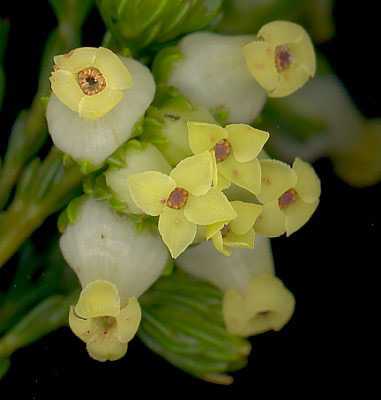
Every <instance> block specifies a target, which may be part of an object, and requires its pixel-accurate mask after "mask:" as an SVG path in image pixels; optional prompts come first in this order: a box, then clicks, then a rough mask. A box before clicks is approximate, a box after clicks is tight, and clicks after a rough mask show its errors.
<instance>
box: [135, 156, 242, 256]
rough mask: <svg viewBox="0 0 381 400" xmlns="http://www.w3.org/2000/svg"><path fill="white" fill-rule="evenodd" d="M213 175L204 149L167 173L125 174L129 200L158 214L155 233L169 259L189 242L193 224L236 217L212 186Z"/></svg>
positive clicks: (211, 166)
mask: <svg viewBox="0 0 381 400" xmlns="http://www.w3.org/2000/svg"><path fill="white" fill-rule="evenodd" d="M213 175H214V166H213V158H212V156H211V154H210V152H208V151H205V152H203V153H200V154H198V155H196V156H193V157H188V158H186V159H184V160H183V161H181V162H180V163H179V164H178V165H177V166H176V167H175V168H174V169H173V170H172V172H171V173H170V174H169V176H168V175H165V174H163V173H160V172H157V171H146V172H142V173H139V174H135V175H131V176H130V177H129V180H128V188H129V191H130V194H131V197H132V199H133V200H134V202H135V203H136V205H137V206H138V207H139V208H140V209H141V210H143V211H144V212H145V213H146V214H148V215H152V216H159V232H160V234H161V237H162V239H163V241H164V243H165V244H166V245H167V247H168V248H169V251H170V252H171V254H172V257H173V258H176V257H177V256H179V255H180V254H181V253H182V252H183V251H184V250H185V249H186V248H187V247H188V246H189V245H190V244H191V243H192V242H193V240H194V238H195V236H196V232H197V225H211V224H214V223H216V222H220V221H229V220H231V219H233V218H235V217H236V213H235V211H234V210H233V208H232V206H231V205H230V203H229V201H228V199H227V198H226V196H225V195H224V194H223V193H222V192H221V191H219V190H217V189H215V188H212V180H213Z"/></svg>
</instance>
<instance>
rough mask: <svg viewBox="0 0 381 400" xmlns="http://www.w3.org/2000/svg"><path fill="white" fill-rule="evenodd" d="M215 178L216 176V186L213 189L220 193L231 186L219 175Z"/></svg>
mask: <svg viewBox="0 0 381 400" xmlns="http://www.w3.org/2000/svg"><path fill="white" fill-rule="evenodd" d="M217 172H218V167H217ZM217 176H218V178H217V185H216V186H215V188H216V189H217V190H221V191H224V190H226V189H229V188H230V186H231V182H230V181H229V180H228V179H226V178H225V177H224V176H223V175H221V174H217Z"/></svg>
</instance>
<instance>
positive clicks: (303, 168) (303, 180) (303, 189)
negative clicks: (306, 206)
mask: <svg viewBox="0 0 381 400" xmlns="http://www.w3.org/2000/svg"><path fill="white" fill-rule="evenodd" d="M292 169H293V170H294V171H295V173H296V175H297V177H298V181H297V183H296V185H295V190H296V191H297V193H298V195H299V196H300V197H301V198H302V200H303V201H305V202H306V203H315V202H316V200H317V199H319V197H320V193H321V185H320V179H319V177H318V176H317V175H316V172H315V170H314V169H313V168H312V166H311V165H310V164H309V163H307V162H305V161H302V160H301V159H300V158H296V159H295V161H294V164H293V166H292Z"/></svg>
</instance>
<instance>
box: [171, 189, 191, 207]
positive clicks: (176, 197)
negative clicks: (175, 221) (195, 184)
mask: <svg viewBox="0 0 381 400" xmlns="http://www.w3.org/2000/svg"><path fill="white" fill-rule="evenodd" d="M188 196H189V193H188V192H187V191H186V190H185V189H183V188H179V187H178V188H176V189H175V190H173V191H172V193H171V194H170V195H169V197H168V199H167V206H168V207H170V208H174V209H175V210H179V209H180V208H183V207H184V206H185V204H186V203H187V201H188Z"/></svg>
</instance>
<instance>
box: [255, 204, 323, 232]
mask: <svg viewBox="0 0 381 400" xmlns="http://www.w3.org/2000/svg"><path fill="white" fill-rule="evenodd" d="M318 205H319V201H318V200H317V201H315V202H314V203H305V202H304V201H303V200H302V199H300V198H298V199H297V200H296V201H295V202H294V203H292V204H290V205H289V206H287V207H286V208H285V209H284V210H283V212H284V214H285V216H286V219H285V225H286V232H287V236H290V235H292V234H293V233H294V232H296V231H297V230H299V229H300V228H301V227H302V226H303V225H304V224H305V223H306V222H308V220H309V219H310V218H311V217H312V215H313V213H314V212H315V210H316V208H317V206H318ZM258 232H259V231H258Z"/></svg>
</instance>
